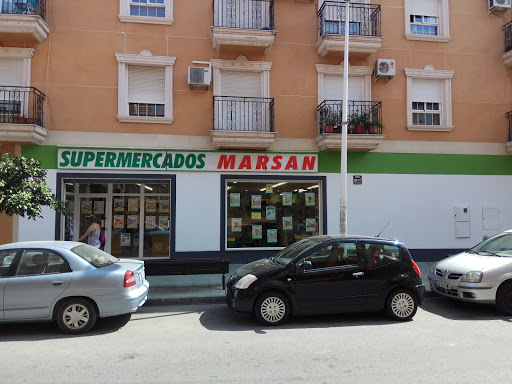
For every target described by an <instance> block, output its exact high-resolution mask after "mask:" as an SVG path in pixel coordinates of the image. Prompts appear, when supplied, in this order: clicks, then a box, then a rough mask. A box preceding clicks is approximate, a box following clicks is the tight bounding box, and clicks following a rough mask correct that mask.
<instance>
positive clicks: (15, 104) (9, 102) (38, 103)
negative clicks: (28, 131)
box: [0, 85, 46, 127]
mask: <svg viewBox="0 0 512 384" xmlns="http://www.w3.org/2000/svg"><path fill="white" fill-rule="evenodd" d="M45 99H46V96H45V94H44V93H42V92H41V91H39V90H38V89H37V88H34V87H13V86H5V85H0V124H37V125H39V126H41V127H44V100H45Z"/></svg>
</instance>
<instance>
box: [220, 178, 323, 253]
mask: <svg viewBox="0 0 512 384" xmlns="http://www.w3.org/2000/svg"><path fill="white" fill-rule="evenodd" d="M319 190H320V182H319V181H283V180H265V181H252V180H251V181H248V180H226V229H227V232H226V235H227V236H226V246H227V248H228V249H229V248H253V247H286V246H288V245H290V244H292V243H294V242H296V241H299V240H301V239H303V238H307V237H310V236H315V235H318V234H320V233H321V228H320V223H321V217H320V201H319V199H320V196H319Z"/></svg>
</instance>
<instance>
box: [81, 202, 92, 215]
mask: <svg viewBox="0 0 512 384" xmlns="http://www.w3.org/2000/svg"><path fill="white" fill-rule="evenodd" d="M82 213H92V201H91V200H82Z"/></svg>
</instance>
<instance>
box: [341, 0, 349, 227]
mask: <svg viewBox="0 0 512 384" xmlns="http://www.w3.org/2000/svg"><path fill="white" fill-rule="evenodd" d="M349 9H350V0H345V52H344V59H343V60H344V62H343V93H344V95H343V114H342V120H343V121H342V128H341V191H340V192H341V193H340V234H342V235H346V234H347V131H348V37H349V34H350V32H349V30H350V17H349Z"/></svg>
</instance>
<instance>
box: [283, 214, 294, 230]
mask: <svg viewBox="0 0 512 384" xmlns="http://www.w3.org/2000/svg"><path fill="white" fill-rule="evenodd" d="M283 229H284V230H285V231H291V230H292V229H293V218H292V217H291V216H283Z"/></svg>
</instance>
